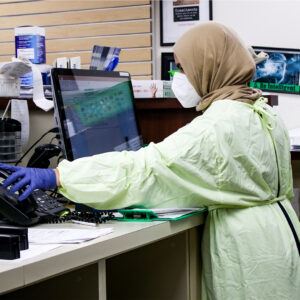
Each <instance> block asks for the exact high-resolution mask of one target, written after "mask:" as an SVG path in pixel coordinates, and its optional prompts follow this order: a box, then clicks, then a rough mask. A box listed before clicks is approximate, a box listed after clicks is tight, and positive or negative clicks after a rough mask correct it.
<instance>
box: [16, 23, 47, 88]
mask: <svg viewBox="0 0 300 300" xmlns="http://www.w3.org/2000/svg"><path fill="white" fill-rule="evenodd" d="M15 56H16V57H17V58H20V57H24V58H27V59H29V60H30V61H31V62H32V63H33V64H44V63H46V45H45V29H44V28H42V27H38V26H20V27H17V28H15ZM20 83H21V87H22V88H26V87H27V88H30V87H32V73H31V72H30V73H27V74H25V75H23V76H21V81H20Z"/></svg>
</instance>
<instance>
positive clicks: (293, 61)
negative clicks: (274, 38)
mask: <svg viewBox="0 0 300 300" xmlns="http://www.w3.org/2000/svg"><path fill="white" fill-rule="evenodd" d="M252 48H253V49H254V51H255V52H256V53H257V54H258V53H260V52H264V53H266V54H267V55H268V58H267V59H266V60H265V61H263V62H261V63H259V64H257V65H256V72H255V75H254V77H253V79H252V80H251V81H250V83H249V86H250V87H253V88H257V89H260V90H262V91H266V92H276V93H286V94H300V49H289V48H273V47H260V46H253V47H252Z"/></svg>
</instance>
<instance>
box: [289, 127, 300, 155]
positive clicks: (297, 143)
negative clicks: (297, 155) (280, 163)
mask: <svg viewBox="0 0 300 300" xmlns="http://www.w3.org/2000/svg"><path fill="white" fill-rule="evenodd" d="M289 136H290V141H291V148H292V150H293V149H295V150H296V149H300V127H299V128H294V129H290V130H289Z"/></svg>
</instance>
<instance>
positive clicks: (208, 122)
mask: <svg viewBox="0 0 300 300" xmlns="http://www.w3.org/2000/svg"><path fill="white" fill-rule="evenodd" d="M174 53H175V55H176V60H177V64H178V67H179V68H181V71H182V73H180V74H176V75H175V77H174V81H173V89H174V93H175V95H176V96H177V98H178V100H179V101H181V103H182V104H183V106H185V107H187V106H190V107H191V106H196V105H197V110H199V111H201V110H204V114H203V115H202V116H199V117H197V118H195V119H194V120H193V121H192V122H191V123H190V124H188V125H186V126H184V127H183V128H181V129H180V130H178V131H177V132H175V133H174V134H172V135H170V136H169V137H168V138H166V139H165V140H164V141H163V142H161V143H158V144H154V143H151V144H150V145H149V146H148V147H146V148H143V149H140V150H139V151H137V152H127V151H124V152H113V153H105V154H101V155H96V156H93V157H87V158H82V159H78V160H75V161H73V162H68V161H62V162H61V163H60V164H59V166H58V168H57V170H56V176H55V175H54V174H55V173H54V172H53V171H52V170H38V169H28V168H20V167H8V166H6V165H3V164H2V165H1V166H0V168H2V169H10V170H11V171H13V172H14V173H13V174H12V175H11V176H10V177H9V178H8V179H7V180H6V182H5V185H6V186H7V185H9V184H15V186H14V190H19V189H20V187H21V186H23V185H24V184H25V183H27V184H29V187H28V190H27V191H26V192H24V194H23V195H21V197H22V196H23V197H24V196H27V195H28V194H29V193H30V192H31V190H32V189H34V188H51V187H55V185H56V184H57V185H58V186H59V190H60V192H61V193H62V194H64V195H65V196H66V197H68V198H69V199H71V200H73V201H75V202H80V203H85V204H87V205H90V206H92V207H95V208H99V209H110V208H121V207H127V206H131V205H141V206H145V207H176V206H177V207H203V206H205V207H207V208H208V210H209V213H208V217H207V220H206V222H205V229H204V236H203V242H202V257H203V275H202V285H203V286H202V294H203V295H202V299H220V300H225V299H230V300H232V299H263V300H267V299H280V300H282V299H291V300H294V299H299V295H300V258H299V252H298V249H297V244H296V242H297V238H298V237H297V235H298V236H299V235H300V225H299V222H298V220H297V217H296V215H295V213H294V211H293V209H292V207H291V204H290V200H291V199H292V197H293V187H292V172H291V165H290V152H289V139H288V135H287V132H286V129H285V127H284V125H283V123H282V121H281V120H280V119H279V117H278V116H277V115H276V114H275V112H274V111H273V110H272V109H271V108H270V107H269V106H268V105H267V104H265V103H264V101H263V100H262V98H261V94H260V92H259V91H257V90H253V89H251V88H248V87H247V85H246V83H247V82H248V81H250V79H251V78H252V76H253V75H254V71H255V64H254V60H253V58H252V57H251V55H250V53H249V52H248V50H247V48H246V47H245V46H244V44H243V43H242V42H241V41H240V39H239V38H238V37H237V36H236V34H235V33H233V32H232V31H231V30H229V29H228V28H226V27H225V26H223V25H221V24H218V23H214V22H209V23H205V24H203V25H200V26H197V27H194V28H193V29H191V30H190V31H188V32H187V33H185V34H184V35H183V36H182V37H181V38H180V39H179V41H178V42H177V43H176V45H175V47H174ZM170 121H172V120H170ZM18 180H19V181H18ZM56 181H57V183H56ZM278 203H280V205H281V206H280V205H279V204H278ZM283 210H284V211H285V212H286V213H287V214H288V216H289V219H290V220H291V223H292V227H293V230H294V234H293V232H292V229H291V227H290V226H289V224H288V221H287V219H286V217H285V215H284V213H283Z"/></svg>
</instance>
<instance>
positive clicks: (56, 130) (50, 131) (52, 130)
mask: <svg viewBox="0 0 300 300" xmlns="http://www.w3.org/2000/svg"><path fill="white" fill-rule="evenodd" d="M58 132H59V131H58V127H54V128H51V129H50V130H48V131H47V132H45V133H44V134H43V135H42V136H41V137H40V138H39V139H38V140H37V141H36V142H34V143H33V144H32V145H31V146H30V147H29V148H28V149H27V151H26V152H25V153H24V154H23V155H22V156H21V158H20V159H19V160H18V161H17V162H16V163H15V166H17V165H18V164H19V163H20V162H21V161H22V160H23V158H24V157H25V156H26V155H27V154H28V152H29V151H30V150H31V149H32V148H33V147H34V146H35V145H36V144H37V143H38V142H39V141H41V139H43V138H44V137H45V136H46V135H47V134H49V133H58Z"/></svg>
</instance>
